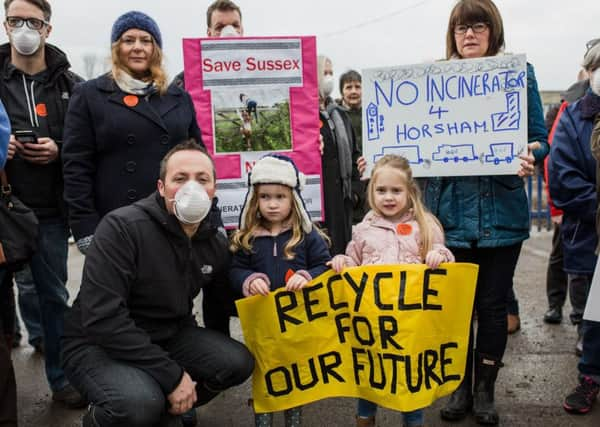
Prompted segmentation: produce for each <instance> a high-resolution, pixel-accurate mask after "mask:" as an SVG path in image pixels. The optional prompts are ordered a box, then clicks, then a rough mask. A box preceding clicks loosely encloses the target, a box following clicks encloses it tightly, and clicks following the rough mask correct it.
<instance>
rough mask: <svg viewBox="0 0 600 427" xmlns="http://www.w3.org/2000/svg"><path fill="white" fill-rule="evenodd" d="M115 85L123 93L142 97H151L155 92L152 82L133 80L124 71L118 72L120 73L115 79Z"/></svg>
mask: <svg viewBox="0 0 600 427" xmlns="http://www.w3.org/2000/svg"><path fill="white" fill-rule="evenodd" d="M115 83H117V86H119V89H121V90H122V91H123V92H125V93H130V94H132V95H138V96H142V97H143V96H149V95H152V94H153V93H156V91H157V90H156V86H155V85H154V81H151V82H145V81H143V80H138V79H135V78H133V77H132V76H131V75H130V74H129V73H128V72H126V71H125V70H120V73H118V75H117V76H116V77H115Z"/></svg>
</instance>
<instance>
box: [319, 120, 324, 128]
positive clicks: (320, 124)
mask: <svg viewBox="0 0 600 427" xmlns="http://www.w3.org/2000/svg"><path fill="white" fill-rule="evenodd" d="M322 127H323V120H319V129H321V128H322Z"/></svg>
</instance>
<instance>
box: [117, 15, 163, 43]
mask: <svg viewBox="0 0 600 427" xmlns="http://www.w3.org/2000/svg"><path fill="white" fill-rule="evenodd" d="M132 28H137V29H138V30H144V31H147V32H149V33H150V34H151V35H152V37H153V38H154V41H155V42H156V44H157V45H158V47H160V48H161V49H162V37H161V35H160V30H159V29H158V25H157V24H156V21H155V20H154V19H152V18H150V17H149V16H148V15H146V14H145V13H143V12H138V11H137V10H132V11H131V12H127V13H124V14H123V15H121V16H119V17H118V18H117V20H116V21H115V23H114V24H113V27H112V32H111V34H110V41H111V43H114V42H116V41H117V40H119V37H121V35H123V33H124V32H125V31H127V30H131V29H132Z"/></svg>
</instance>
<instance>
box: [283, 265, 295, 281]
mask: <svg viewBox="0 0 600 427" xmlns="http://www.w3.org/2000/svg"><path fill="white" fill-rule="evenodd" d="M293 275H294V270H292V269H291V268H288V271H286V272H285V283H287V281H288V280H290V277H292V276H293Z"/></svg>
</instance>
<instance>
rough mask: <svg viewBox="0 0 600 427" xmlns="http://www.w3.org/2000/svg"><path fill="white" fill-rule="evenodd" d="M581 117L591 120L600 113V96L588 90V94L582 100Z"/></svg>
mask: <svg viewBox="0 0 600 427" xmlns="http://www.w3.org/2000/svg"><path fill="white" fill-rule="evenodd" d="M580 105H581V117H582V118H583V119H585V120H590V119H593V118H594V117H596V114H598V113H600V96H598V95H596V94H595V93H594V92H592V89H588V91H587V93H586V94H585V96H584V97H583V98H581V104H580Z"/></svg>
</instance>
